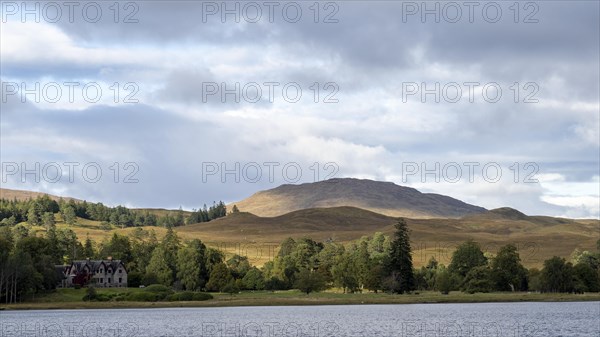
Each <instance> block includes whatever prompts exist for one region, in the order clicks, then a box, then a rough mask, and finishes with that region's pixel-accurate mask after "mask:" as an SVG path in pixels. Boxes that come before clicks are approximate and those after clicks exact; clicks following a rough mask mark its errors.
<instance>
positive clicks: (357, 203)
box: [230, 178, 485, 219]
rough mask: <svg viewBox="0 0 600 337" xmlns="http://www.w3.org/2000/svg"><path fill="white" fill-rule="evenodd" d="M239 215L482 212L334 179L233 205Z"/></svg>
mask: <svg viewBox="0 0 600 337" xmlns="http://www.w3.org/2000/svg"><path fill="white" fill-rule="evenodd" d="M233 204H235V205H237V207H238V208H239V209H240V211H243V212H249V213H252V214H256V215H259V216H270V217H272V216H278V215H283V214H286V213H289V212H292V211H296V210H301V209H308V208H322V207H338V206H352V207H358V208H362V209H365V210H369V211H373V212H377V213H381V214H384V215H388V216H396V217H398V216H402V217H409V218H415V219H418V218H425V219H426V218H460V217H462V216H465V215H468V214H476V213H481V212H484V211H485V208H482V207H479V206H474V205H470V204H467V203H465V202H462V201H460V200H457V199H454V198H451V197H448V196H445V195H440V194H433V193H421V192H419V191H418V190H416V189H414V188H410V187H404V186H399V185H396V184H394V183H391V182H380V181H373V180H365V179H354V178H336V179H329V180H325V181H320V182H316V183H307V184H300V185H281V186H279V187H277V188H274V189H271V190H266V191H261V192H258V193H255V194H254V195H252V196H250V197H249V198H247V199H244V200H241V201H238V202H234V203H232V204H231V205H230V206H232V205H233Z"/></svg>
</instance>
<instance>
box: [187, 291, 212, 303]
mask: <svg viewBox="0 0 600 337" xmlns="http://www.w3.org/2000/svg"><path fill="white" fill-rule="evenodd" d="M212 299H213V297H212V295H211V294H207V293H194V295H193V296H192V301H206V300H212Z"/></svg>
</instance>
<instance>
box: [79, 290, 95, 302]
mask: <svg viewBox="0 0 600 337" xmlns="http://www.w3.org/2000/svg"><path fill="white" fill-rule="evenodd" d="M96 298H98V294H97V293H96V288H94V287H89V288H87V290H86V291H85V295H84V296H83V300H84V301H86V302H87V301H94V300H96Z"/></svg>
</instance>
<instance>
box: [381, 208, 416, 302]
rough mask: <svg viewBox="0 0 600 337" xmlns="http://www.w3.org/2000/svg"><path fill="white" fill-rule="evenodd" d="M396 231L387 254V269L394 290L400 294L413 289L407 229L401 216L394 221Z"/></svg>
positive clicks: (413, 282) (413, 279)
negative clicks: (392, 281) (391, 278)
mask: <svg viewBox="0 0 600 337" xmlns="http://www.w3.org/2000/svg"><path fill="white" fill-rule="evenodd" d="M395 227H396V233H395V238H394V241H393V242H392V247H391V251H390V256H389V262H388V266H387V271H388V273H389V274H390V275H392V277H393V279H394V281H395V286H394V288H395V289H392V290H393V291H394V292H398V293H400V294H402V293H404V292H409V291H411V290H414V289H415V278H414V275H413V264H412V256H411V247H410V238H409V230H408V226H407V224H406V221H405V220H404V219H403V218H400V219H399V220H398V223H396V226H395Z"/></svg>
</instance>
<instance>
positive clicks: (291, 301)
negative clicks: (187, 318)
mask: <svg viewBox="0 0 600 337" xmlns="http://www.w3.org/2000/svg"><path fill="white" fill-rule="evenodd" d="M97 291H98V293H99V294H101V293H122V292H137V291H143V290H142V289H137V288H128V289H123V288H113V289H98V290H97ZM84 294H85V289H59V290H57V291H56V292H54V293H51V294H47V295H44V296H41V297H37V298H35V299H31V301H29V302H26V303H20V304H10V305H2V306H1V307H2V308H4V309H8V310H22V309H93V308H96V309H101V308H163V307H164V308H169V307H227V306H276V305H281V306H286V305H344V304H413V303H478V302H524V301H527V302H571V301H600V294H599V293H587V294H580V295H575V294H538V293H526V292H517V293H487V294H481V293H478V294H465V293H462V292H451V293H450V294H448V295H442V294H440V293H439V292H431V291H428V292H421V293H414V294H408V295H391V294H385V293H378V294H375V293H372V292H368V293H356V294H343V293H340V292H336V291H327V292H320V293H311V294H310V295H306V294H304V293H301V292H299V291H297V290H289V291H276V292H268V291H255V292H251V291H247V292H242V293H239V294H235V295H230V294H221V293H212V295H213V296H214V299H212V300H208V301H201V302H195V301H189V302H114V301H110V302H83V301H82V297H83V295H84Z"/></svg>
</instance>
